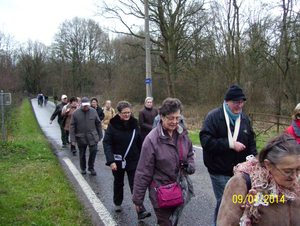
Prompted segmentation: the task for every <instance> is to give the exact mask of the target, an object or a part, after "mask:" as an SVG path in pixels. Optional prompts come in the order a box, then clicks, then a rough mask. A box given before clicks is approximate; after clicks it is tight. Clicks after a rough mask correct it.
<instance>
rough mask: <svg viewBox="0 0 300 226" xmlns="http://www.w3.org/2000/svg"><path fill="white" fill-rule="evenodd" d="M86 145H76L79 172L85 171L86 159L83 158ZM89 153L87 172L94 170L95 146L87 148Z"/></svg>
mask: <svg viewBox="0 0 300 226" xmlns="http://www.w3.org/2000/svg"><path fill="white" fill-rule="evenodd" d="M87 146H88V145H82V144H80V145H79V144H78V149H79V161H80V168H81V170H85V169H86V158H85V153H86V148H87ZM89 151H90V156H89V161H88V170H91V169H94V163H95V159H96V155H97V151H98V149H97V144H95V145H93V146H89Z"/></svg>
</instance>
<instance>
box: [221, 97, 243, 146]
mask: <svg viewBox="0 0 300 226" xmlns="http://www.w3.org/2000/svg"><path fill="white" fill-rule="evenodd" d="M225 104H226V103H223V110H224V115H225V120H226V125H227V130H228V141H229V147H230V148H231V149H233V148H234V144H233V142H234V141H236V140H237V137H238V134H239V131H240V125H241V116H239V117H238V118H237V120H236V121H235V125H234V133H233V136H232V133H231V130H230V122H229V116H228V114H227V112H226V109H225Z"/></svg>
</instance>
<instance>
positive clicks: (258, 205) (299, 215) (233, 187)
mask: <svg viewBox="0 0 300 226" xmlns="http://www.w3.org/2000/svg"><path fill="white" fill-rule="evenodd" d="M234 173H235V175H234V176H233V177H232V178H231V179H230V180H229V181H228V183H227V185H226V187H225V191H224V195H223V198H222V202H221V206H220V210H219V214H218V219H217V225H218V226H225V225H226V226H230V225H242V226H244V225H247V226H248V225H263V226H269V225H270V226H271V225H276V226H286V225H299V222H300V200H299V198H300V182H299V173H300V145H299V144H298V143H297V141H296V140H295V138H294V137H292V136H291V135H289V134H281V135H278V136H276V137H274V138H273V139H271V140H270V141H269V142H268V144H267V145H266V146H265V147H264V148H263V149H262V150H261V151H260V153H259V155H258V157H257V158H255V157H253V156H252V157H249V158H248V161H247V162H244V163H240V164H238V165H237V166H236V167H235V168H234ZM244 173H247V174H248V175H249V176H250V180H251V189H250V190H249V192H247V191H248V189H247V185H246V179H245V176H244Z"/></svg>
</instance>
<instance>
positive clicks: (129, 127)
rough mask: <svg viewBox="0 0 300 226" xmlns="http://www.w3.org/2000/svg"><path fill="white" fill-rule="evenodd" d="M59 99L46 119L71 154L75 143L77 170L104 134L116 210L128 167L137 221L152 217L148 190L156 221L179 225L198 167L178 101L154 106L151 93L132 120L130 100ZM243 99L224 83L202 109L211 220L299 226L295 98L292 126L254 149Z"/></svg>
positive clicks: (299, 121)
mask: <svg viewBox="0 0 300 226" xmlns="http://www.w3.org/2000/svg"><path fill="white" fill-rule="evenodd" d="M61 101H62V103H60V104H58V105H57V106H56V109H55V111H54V113H53V114H52V116H51V118H50V124H51V123H52V121H53V120H54V118H55V117H56V116H58V123H59V124H60V126H61V133H62V137H61V139H62V145H63V148H65V147H67V145H68V144H69V143H71V147H70V149H71V151H72V152H73V153H74V154H75V153H76V144H77V147H78V149H79V159H80V169H81V173H82V174H86V168H87V170H88V171H89V172H90V173H91V175H96V171H95V169H94V162H95V158H96V153H97V151H98V150H97V144H98V142H99V141H101V140H102V139H103V148H104V153H105V156H106V165H107V166H109V167H110V169H111V171H112V175H113V177H114V182H113V202H114V204H115V211H116V212H121V211H122V202H123V199H124V197H123V194H124V177H125V173H126V174H127V177H128V181H129V188H130V191H131V193H132V201H133V203H134V205H135V209H136V212H137V216H138V220H142V219H145V218H147V217H150V216H151V213H150V212H148V211H147V210H146V208H145V207H144V205H143V202H144V197H145V194H146V191H147V189H148V192H149V198H150V201H151V203H152V206H153V208H154V212H155V215H156V218H157V224H158V225H160V226H172V225H177V224H178V220H179V217H180V215H181V214H182V211H183V208H184V207H185V206H186V205H187V204H188V203H189V201H190V200H191V198H192V197H193V196H194V195H195V194H194V189H193V183H192V180H191V178H190V177H189V175H191V174H193V173H194V172H195V169H196V168H195V161H194V158H195V153H194V150H193V145H192V142H191V140H190V139H189V137H188V131H187V130H186V128H185V125H184V118H183V116H182V110H183V105H182V103H181V102H180V100H178V99H176V98H167V99H165V100H164V101H163V102H162V104H161V106H160V107H159V108H158V109H156V108H155V107H153V98H152V97H147V98H146V99H145V103H144V108H143V109H142V110H141V111H140V112H139V117H138V119H136V118H135V117H134V115H133V113H132V105H131V104H130V103H129V102H128V101H120V102H119V103H118V105H117V107H116V112H115V110H114V109H113V108H112V107H111V102H110V101H109V100H107V101H106V103H105V106H104V107H102V108H101V107H99V105H98V100H97V98H91V100H89V99H88V98H86V97H84V98H82V99H81V100H80V98H76V97H72V98H70V101H69V103H68V98H67V96H66V95H62V97H61ZM245 104H246V95H245V94H244V92H243V89H242V88H241V87H240V86H238V85H234V86H232V87H230V88H229V89H228V91H227V92H226V94H225V98H224V102H223V104H222V105H221V106H220V107H219V108H216V109H214V110H212V111H211V112H209V113H208V114H207V116H206V117H205V120H204V122H203V126H202V128H201V131H200V133H199V138H200V141H201V145H202V148H203V159H204V164H205V166H206V167H207V170H208V172H209V175H210V178H211V182H212V187H213V191H214V194H215V198H216V202H217V205H216V208H215V210H214V213H215V217H214V221H213V225H298V224H299V222H300V199H299V198H300V186H299V178H298V175H299V173H300V146H299V143H298V142H297V141H299V139H300V132H299V131H300V104H299V105H297V107H296V108H295V112H294V116H293V119H294V121H293V123H292V125H291V127H290V128H288V129H287V131H286V132H285V133H283V134H279V135H277V136H275V137H274V138H272V139H271V140H270V141H269V142H268V144H267V145H266V146H265V147H264V148H263V149H262V150H261V151H260V152H259V154H258V151H257V147H256V141H255V134H254V131H253V129H252V126H251V123H250V120H249V118H248V117H247V115H246V114H245V113H244V112H243V111H242V109H243V106H244V105H245ZM102 129H103V130H104V133H103V131H102ZM68 136H70V142H69V140H68ZM103 137H104V138H103ZM87 146H89V152H90V154H89V160H88V164H86V156H85V155H86V149H87Z"/></svg>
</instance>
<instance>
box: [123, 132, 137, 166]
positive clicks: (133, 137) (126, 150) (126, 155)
mask: <svg viewBox="0 0 300 226" xmlns="http://www.w3.org/2000/svg"><path fill="white" fill-rule="evenodd" d="M134 135H135V129H134V130H133V133H132V137H131V141H130V143H129V145H128V148H127V150H126V152H125V155H124V157H123V160H124V159H125V158H126V156H127V154H128V152H129V149H130V147H131V145H132V142H133V138H134Z"/></svg>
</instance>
